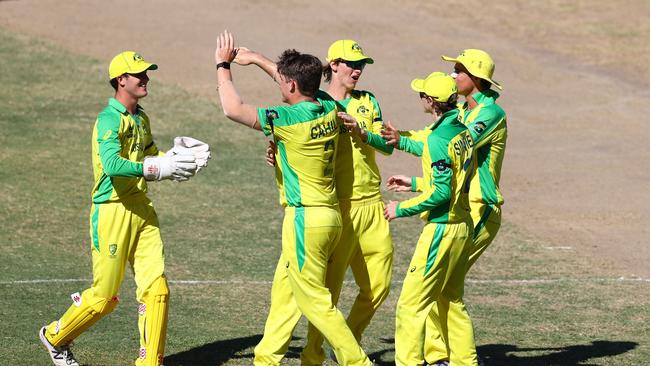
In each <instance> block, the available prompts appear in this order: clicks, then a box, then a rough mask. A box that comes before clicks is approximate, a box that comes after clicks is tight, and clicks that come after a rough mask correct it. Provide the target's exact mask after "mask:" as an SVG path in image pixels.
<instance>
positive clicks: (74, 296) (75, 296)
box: [70, 292, 81, 307]
mask: <svg viewBox="0 0 650 366" xmlns="http://www.w3.org/2000/svg"><path fill="white" fill-rule="evenodd" d="M70 297H71V298H72V302H73V303H74V305H75V306H76V307H80V306H81V294H80V293H78V292H75V293H74V294H72V295H70Z"/></svg>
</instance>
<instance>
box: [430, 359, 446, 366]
mask: <svg viewBox="0 0 650 366" xmlns="http://www.w3.org/2000/svg"><path fill="white" fill-rule="evenodd" d="M431 366H449V361H446V360H440V361H436V362H434V363H432V364H431Z"/></svg>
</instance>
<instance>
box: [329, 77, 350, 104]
mask: <svg viewBox="0 0 650 366" xmlns="http://www.w3.org/2000/svg"><path fill="white" fill-rule="evenodd" d="M352 90H353V89H348V88H346V87H345V85H343V84H342V83H337V82H336V81H335V80H332V82H331V83H330V86H329V87H328V88H327V94H329V95H330V96H331V97H332V98H334V100H344V99H348V98H350V96H352Z"/></svg>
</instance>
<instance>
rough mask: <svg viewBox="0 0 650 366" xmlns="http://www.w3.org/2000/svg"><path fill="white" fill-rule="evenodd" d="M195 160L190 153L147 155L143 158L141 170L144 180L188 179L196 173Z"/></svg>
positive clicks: (179, 180)
mask: <svg viewBox="0 0 650 366" xmlns="http://www.w3.org/2000/svg"><path fill="white" fill-rule="evenodd" d="M196 169H197V166H196V161H195V159H194V155H193V154H191V153H187V152H186V153H185V154H175V155H165V156H156V157H153V156H148V157H145V158H144V163H143V164H142V172H143V173H144V179H146V180H163V179H171V180H175V181H177V182H184V181H186V180H189V179H190V177H191V176H193V175H194V174H196Z"/></svg>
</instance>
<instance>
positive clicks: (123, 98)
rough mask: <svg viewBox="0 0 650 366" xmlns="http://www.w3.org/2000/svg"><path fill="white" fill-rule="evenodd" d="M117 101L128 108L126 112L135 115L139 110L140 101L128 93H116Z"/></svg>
mask: <svg viewBox="0 0 650 366" xmlns="http://www.w3.org/2000/svg"><path fill="white" fill-rule="evenodd" d="M115 99H116V100H117V101H118V102H120V103H122V105H123V106H125V107H126V110H128V111H129V113H131V114H135V113H136V112H137V110H138V99H137V98H134V97H133V96H132V95H131V94H129V93H126V92H123V91H122V92H120V91H119V90H118V92H117V93H115Z"/></svg>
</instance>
